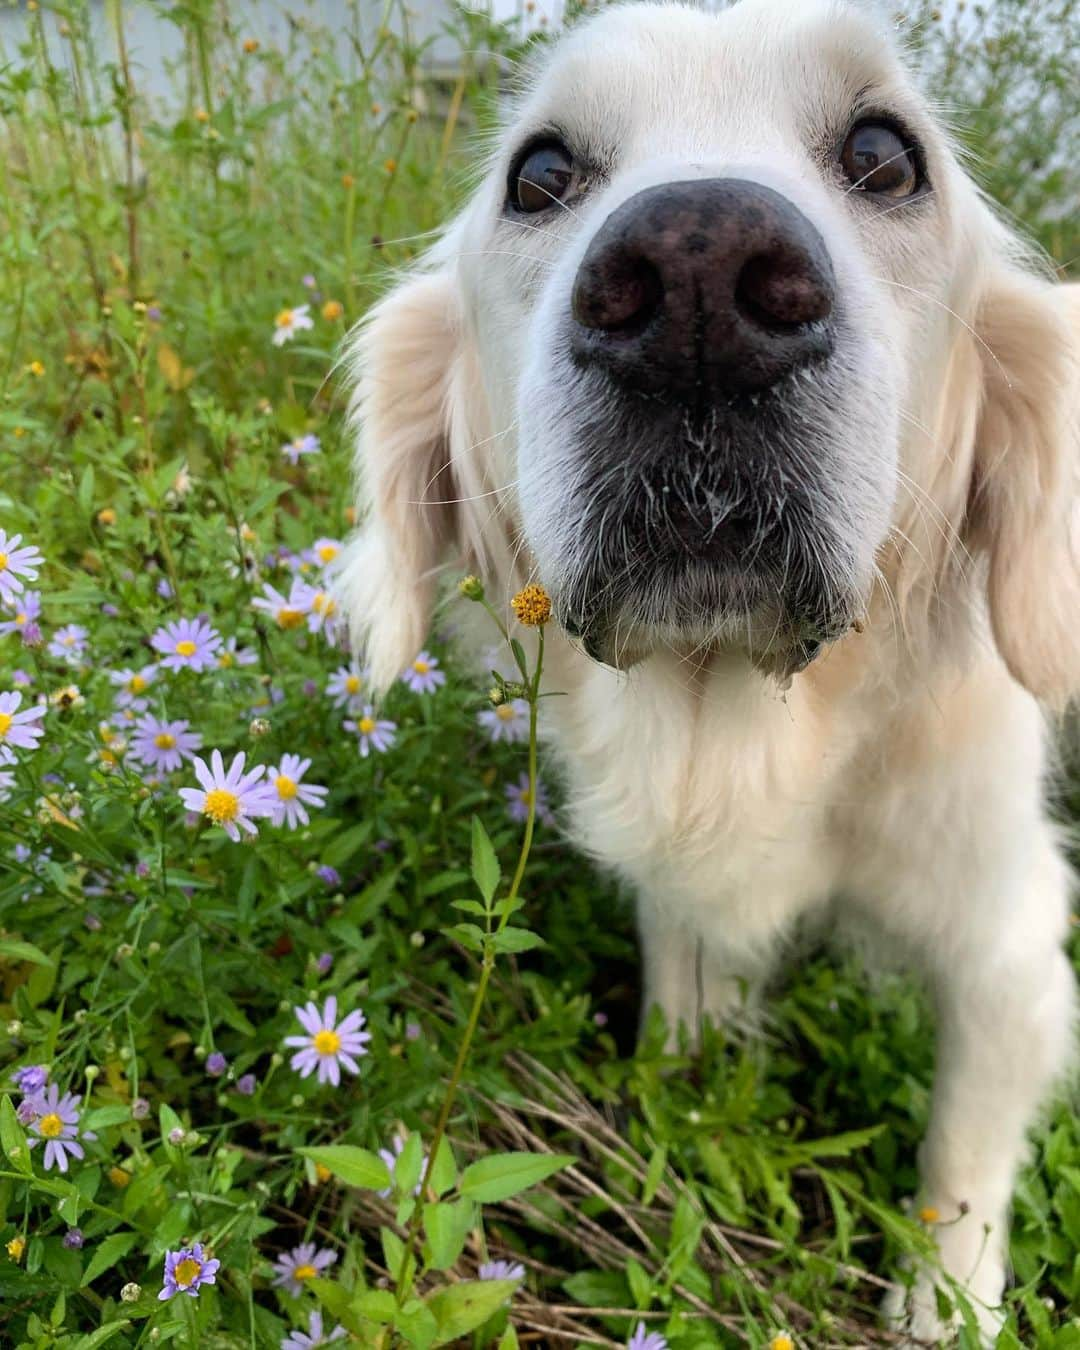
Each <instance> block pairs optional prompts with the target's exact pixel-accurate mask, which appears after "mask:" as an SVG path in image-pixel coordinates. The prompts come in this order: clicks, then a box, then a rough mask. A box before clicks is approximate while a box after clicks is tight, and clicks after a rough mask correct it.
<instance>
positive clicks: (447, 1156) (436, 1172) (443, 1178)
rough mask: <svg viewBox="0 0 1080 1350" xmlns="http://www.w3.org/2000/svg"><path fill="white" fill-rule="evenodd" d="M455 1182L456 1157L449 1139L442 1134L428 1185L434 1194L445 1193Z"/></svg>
mask: <svg viewBox="0 0 1080 1350" xmlns="http://www.w3.org/2000/svg"><path fill="white" fill-rule="evenodd" d="M456 1184H457V1159H456V1158H455V1157H454V1150H453V1148H452V1147H451V1145H450V1140H449V1139H447V1137H446V1135H445V1134H444V1135H443V1137H442V1138H441V1139H440V1140H439V1151H438V1153H436V1154H435V1163H434V1166H433V1167H432V1169H431V1177H430V1179H429V1181H428V1186H429V1187H430V1189H431V1190H433V1191H434V1192H435V1194H436V1195H445V1194H446V1192H447V1191H449V1190H452V1189H453V1187H454V1186H455V1185H456Z"/></svg>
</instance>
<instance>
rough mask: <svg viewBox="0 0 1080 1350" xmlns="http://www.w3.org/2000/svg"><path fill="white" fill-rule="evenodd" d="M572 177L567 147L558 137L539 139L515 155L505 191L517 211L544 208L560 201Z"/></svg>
mask: <svg viewBox="0 0 1080 1350" xmlns="http://www.w3.org/2000/svg"><path fill="white" fill-rule="evenodd" d="M573 181H574V161H573V158H572V157H571V155H570V151H569V150H567V148H566V146H565V145H562V144H560V143H559V142H558V141H543V142H542V143H541V144H539V145H532V146H530V147H529V148H528V149H527V150H525V151H524V153H523V154H521V155H519V156H518V158H517V160H516V161H515V163H514V166H513V168H512V169H511V170H510V180H509V183H508V189H509V193H508V195H509V198H510V201H511V203H512V204H513V205H514V206H516V207H517V209H518V210H519V211H525V212H528V213H529V214H532V213H533V212H535V211H546V210H547V209H548V208H549V207H552V206H555V205H556V204H557V203H558V202H560V201H562V199H563V198H564V197H565V196H566V194H567V192H569V190H570V184H571V183H572V182H573Z"/></svg>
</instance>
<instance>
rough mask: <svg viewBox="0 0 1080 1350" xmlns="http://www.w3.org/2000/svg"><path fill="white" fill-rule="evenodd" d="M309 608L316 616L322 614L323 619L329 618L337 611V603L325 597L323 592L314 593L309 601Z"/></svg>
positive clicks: (330, 597)
mask: <svg viewBox="0 0 1080 1350" xmlns="http://www.w3.org/2000/svg"><path fill="white" fill-rule="evenodd" d="M311 608H312V609H313V610H314V611H315V613H316V614H322V615H323V616H324V617H325V618H329V617H330V615H331V614H333V613H334V611H335V610H336V609H337V601H336V600H335V599H333V597H332V596H329V595H327V594H326V592H325V591H316V592H315V596H314V598H313V599H312V601H311Z"/></svg>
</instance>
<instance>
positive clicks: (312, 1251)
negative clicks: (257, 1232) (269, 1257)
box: [274, 1242, 337, 1298]
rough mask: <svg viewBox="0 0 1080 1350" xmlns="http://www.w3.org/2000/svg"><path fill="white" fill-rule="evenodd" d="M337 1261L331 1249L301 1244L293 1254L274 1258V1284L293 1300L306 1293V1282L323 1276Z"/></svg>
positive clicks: (311, 1244)
mask: <svg viewBox="0 0 1080 1350" xmlns="http://www.w3.org/2000/svg"><path fill="white" fill-rule="evenodd" d="M336 1260H337V1252H332V1251H331V1250H330V1248H329V1247H322V1248H316V1246H315V1244H314V1242H301V1244H300V1245H299V1247H294V1248H293V1249H292V1251H291V1252H282V1253H281V1255H280V1256H277V1257H275V1258H274V1283H275V1284H276V1285H277V1286H278V1288H280V1289H284V1290H285V1292H286V1293H287V1294H292V1296H293V1298H299V1297H300V1295H301V1294H302V1293H303V1292H304V1284H305V1283H306V1281H308V1280H310V1279H313V1278H314V1277H315V1276H316V1275H319V1274H321V1273H322V1272H323V1271H324V1270H326V1269H327V1268H328V1267H329V1266H332V1265H333V1264H334V1262H335V1261H336Z"/></svg>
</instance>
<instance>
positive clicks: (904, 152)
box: [840, 122, 919, 197]
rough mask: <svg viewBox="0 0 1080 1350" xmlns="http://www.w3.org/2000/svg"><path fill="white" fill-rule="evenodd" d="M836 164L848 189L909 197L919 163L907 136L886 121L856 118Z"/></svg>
mask: <svg viewBox="0 0 1080 1350" xmlns="http://www.w3.org/2000/svg"><path fill="white" fill-rule="evenodd" d="M840 164H841V167H842V168H843V170H844V173H845V175H846V176H847V180H848V182H849V183H850V184H851V186H852V189H857V190H858V191H859V192H871V193H873V194H874V195H875V196H879V197H910V196H911V195H912V194H913V193H914V192H915V190H916V189H917V188H918V186H919V165H918V160H917V157H916V152H915V149H914V147H913V146H912V144H911V142H910V138H908V137H904V136H902V135H901V133H900V131H899V130H898V129H897V128H896V127H894V126H890V125H889V123H888V122H858V123H856V125H855V126H853V127H852V128H851V130H850V131H849V132H848V134H847V140H846V141H845V142H844V144H843V148H842V149H841V151H840Z"/></svg>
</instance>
